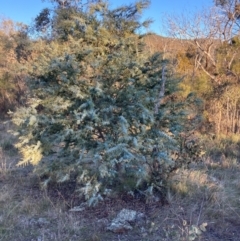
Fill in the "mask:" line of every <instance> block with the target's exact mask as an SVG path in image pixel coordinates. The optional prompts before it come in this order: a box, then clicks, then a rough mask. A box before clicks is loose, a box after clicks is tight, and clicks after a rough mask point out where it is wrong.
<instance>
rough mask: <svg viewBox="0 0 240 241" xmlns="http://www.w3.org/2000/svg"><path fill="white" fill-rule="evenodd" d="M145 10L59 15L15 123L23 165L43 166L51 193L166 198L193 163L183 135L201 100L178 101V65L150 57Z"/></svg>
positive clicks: (95, 8)
mask: <svg viewBox="0 0 240 241" xmlns="http://www.w3.org/2000/svg"><path fill="white" fill-rule="evenodd" d="M146 3H147V2H146V1H142V2H138V3H136V4H135V5H131V6H125V7H121V8H118V9H115V10H109V9H108V7H107V5H106V4H103V3H100V4H96V5H92V6H91V8H89V11H87V12H82V11H80V10H78V11H76V9H73V11H72V12H71V14H70V12H69V11H68V13H66V12H65V9H58V10H57V11H56V16H55V23H56V27H55V33H56V35H55V38H54V39H53V40H51V41H50V42H49V40H47V41H48V45H47V46H46V47H44V51H42V54H41V55H40V56H39V58H38V59H37V61H35V62H34V63H33V66H32V73H31V76H30V80H29V83H30V84H31V86H32V88H31V89H32V92H31V93H30V96H31V98H30V99H29V105H28V107H27V108H21V109H19V110H18V111H17V112H16V113H15V114H14V116H13V120H14V122H15V123H16V124H18V125H19V127H20V128H19V134H20V139H19V143H18V145H17V146H18V148H19V149H20V151H21V152H22V155H23V159H22V161H21V162H20V163H19V165H24V164H27V163H31V164H33V165H35V166H36V171H37V172H38V173H39V174H40V175H41V177H42V179H43V181H44V183H43V184H44V185H47V184H48V183H51V182H65V181H69V180H72V179H73V180H75V181H76V183H77V188H78V189H77V191H78V192H79V193H80V195H83V196H84V197H85V198H86V200H88V202H89V204H95V203H97V201H98V200H99V199H102V198H103V197H104V196H107V195H112V194H113V193H115V192H118V191H130V192H133V191H134V190H139V191H140V192H142V193H143V194H145V195H151V194H153V191H154V190H158V191H160V192H162V191H163V190H164V187H165V181H166V179H167V177H168V176H169V174H170V173H171V172H172V171H173V170H175V169H176V168H179V167H181V166H182V165H187V164H188V163H189V161H190V159H189V158H188V157H189V153H190V149H191V148H190V145H189V149H187V148H186V145H185V144H186V143H185V141H186V140H185V139H184V138H183V135H182V134H181V133H183V132H184V131H185V134H186V133H187V130H190V129H191V128H192V127H191V125H190V124H189V125H188V123H187V122H186V117H188V118H190V110H191V107H192V105H193V104H194V98H193V96H189V97H188V98H187V99H186V100H184V101H183V100H178V97H177V94H176V91H177V89H178V83H179V80H178V79H176V78H175V77H174V76H173V75H172V73H171V68H170V64H169V63H168V62H167V61H166V60H164V59H162V56H161V54H154V55H153V56H148V54H147V53H146V52H145V51H144V48H143V44H142V37H141V36H140V35H139V34H137V30H139V29H141V27H142V26H143V25H145V24H146V22H145V23H140V22H139V20H138V18H137V15H138V13H139V12H141V10H142V9H143V8H145V7H146V6H147V4H146ZM65 14H68V17H66V15H65ZM69 14H70V15H69ZM63 16H64V17H63ZM191 117H192V119H191V123H192V125H194V123H195V122H194V121H195V119H194V115H192V116H191ZM187 128H188V129H187ZM180 134H181V135H180ZM184 136H185V135H184ZM193 146H194V143H191V147H193ZM194 154H196V152H194Z"/></svg>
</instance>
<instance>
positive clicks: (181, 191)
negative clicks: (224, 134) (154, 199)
mask: <svg viewBox="0 0 240 241" xmlns="http://www.w3.org/2000/svg"><path fill="white" fill-rule="evenodd" d="M8 129H11V125H10V124H9V123H6V124H1V125H0V241H10V240H11V241H15V240H16V241H32V240H34V241H35V240H36V241H48V240H57V241H65V240H66V241H70V240H72V241H73V240H74V241H75V240H76V241H81V240H82V241H84V240H86V241H98V240H106V241H107V240H109V241H110V240H113V241H114V240H118V241H119V240H121V241H128V240H129V241H132V240H142V241H163V240H165V241H188V240H199V241H204V240H205V241H215V240H216V241H228V240H229V241H230V240H231V241H239V240H240V153H239V152H240V141H239V140H238V139H236V138H235V139H225V140H224V141H214V142H213V141H205V145H206V147H207V150H208V152H207V153H206V157H205V159H204V161H203V163H202V164H200V165H198V166H192V168H191V170H188V171H186V170H182V171H179V172H178V173H176V175H175V176H174V177H173V178H172V180H171V182H170V187H169V191H168V195H167V199H168V202H169V204H167V205H164V206H162V205H160V203H152V204H151V203H149V204H145V203H144V202H143V201H141V200H135V199H133V198H131V197H128V196H124V195H123V196H121V197H119V198H117V199H109V200H106V201H105V202H103V203H101V204H99V205H98V206H97V207H95V208H86V209H85V210H84V211H82V212H71V211H69V210H70V208H72V207H74V206H77V205H80V200H78V198H77V197H76V196H75V195H74V194H73V192H72V185H71V184H69V185H65V186H55V187H51V189H49V190H45V191H43V190H41V188H40V187H39V185H38V183H39V182H38V177H37V176H35V175H34V173H32V168H31V167H21V168H18V167H16V165H15V164H16V163H17V161H18V159H19V154H18V153H17V150H16V149H15V148H14V145H13V144H14V138H13V137H12V136H10V135H9V134H8V133H7V130H8ZM122 208H129V209H134V210H136V211H140V212H142V213H144V214H145V216H146V218H145V220H144V221H143V222H140V223H137V224H136V225H135V226H134V228H133V230H131V231H129V232H128V233H123V234H113V233H111V232H108V231H106V229H105V228H106V225H107V224H109V223H110V221H111V220H112V219H113V218H114V217H116V215H117V213H118V212H119V211H120V210H121V209H122ZM205 227H206V231H204V232H201V234H200V231H199V230H201V229H202V230H204V228H205Z"/></svg>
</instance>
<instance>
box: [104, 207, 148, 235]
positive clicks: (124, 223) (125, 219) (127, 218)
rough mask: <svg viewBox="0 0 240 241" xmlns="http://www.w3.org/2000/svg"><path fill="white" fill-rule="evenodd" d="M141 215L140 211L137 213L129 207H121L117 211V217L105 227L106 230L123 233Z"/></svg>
mask: <svg viewBox="0 0 240 241" xmlns="http://www.w3.org/2000/svg"><path fill="white" fill-rule="evenodd" d="M143 217H144V214H142V213H137V212H136V211H134V210H130V209H122V210H121V211H120V212H119V213H118V215H117V217H116V218H115V219H113V220H112V222H111V224H110V226H108V227H107V230H108V231H112V232H114V233H124V232H126V231H128V230H131V229H132V226H131V224H133V223H135V222H136V221H137V220H138V219H142V218H143Z"/></svg>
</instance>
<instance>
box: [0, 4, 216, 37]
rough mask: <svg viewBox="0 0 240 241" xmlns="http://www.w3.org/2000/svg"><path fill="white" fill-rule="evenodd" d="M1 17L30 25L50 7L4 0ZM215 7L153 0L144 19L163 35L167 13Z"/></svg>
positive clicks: (152, 28)
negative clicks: (162, 24) (163, 19)
mask: <svg viewBox="0 0 240 241" xmlns="http://www.w3.org/2000/svg"><path fill="white" fill-rule="evenodd" d="M3 1H4V3H2V4H1V8H0V16H4V17H8V18H10V19H12V20H14V21H18V22H23V23H26V24H30V23H31V21H32V19H34V17H36V15H37V14H38V13H39V12H40V11H41V9H43V8H44V7H47V6H49V4H48V3H47V2H43V1H41V0H3ZM109 2H110V4H111V6H113V7H114V6H119V5H122V4H126V3H131V2H135V1H131V0H110V1H109ZM211 5H213V0H152V1H151V6H150V8H149V9H147V10H146V11H145V12H144V15H143V18H151V19H152V20H154V23H153V24H152V25H151V27H150V30H152V31H154V32H156V33H158V34H161V31H162V30H161V29H162V28H161V20H162V18H163V17H164V14H165V13H168V14H174V13H179V14H180V13H186V12H194V11H197V9H201V8H202V7H209V6H211Z"/></svg>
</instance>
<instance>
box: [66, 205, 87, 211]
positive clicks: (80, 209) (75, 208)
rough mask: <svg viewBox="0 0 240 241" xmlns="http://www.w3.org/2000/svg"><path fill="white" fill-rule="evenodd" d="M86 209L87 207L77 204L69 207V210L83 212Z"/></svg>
mask: <svg viewBox="0 0 240 241" xmlns="http://www.w3.org/2000/svg"><path fill="white" fill-rule="evenodd" d="M84 210H85V207H82V206H76V207H73V208H71V209H69V212H82V211H84Z"/></svg>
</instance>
